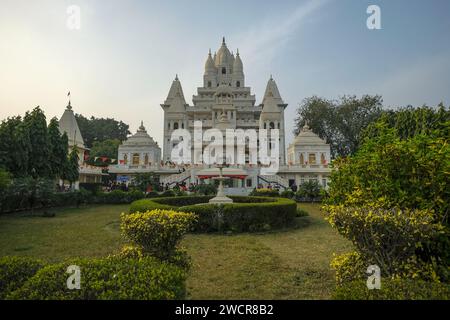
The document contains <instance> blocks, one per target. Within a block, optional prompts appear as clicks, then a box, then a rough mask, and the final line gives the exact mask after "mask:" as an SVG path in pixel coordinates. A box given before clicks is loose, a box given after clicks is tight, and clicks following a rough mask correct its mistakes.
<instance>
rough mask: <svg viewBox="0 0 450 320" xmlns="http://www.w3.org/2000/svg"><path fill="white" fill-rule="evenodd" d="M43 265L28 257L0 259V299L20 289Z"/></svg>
mask: <svg viewBox="0 0 450 320" xmlns="http://www.w3.org/2000/svg"><path fill="white" fill-rule="evenodd" d="M44 265H45V263H44V262H43V261H41V260H37V259H33V258H29V257H7V256H6V257H1V258H0V299H5V298H6V297H7V296H8V295H9V294H10V293H11V292H13V291H15V290H17V289H19V288H20V287H22V285H23V284H24V283H25V282H26V281H27V280H28V279H30V278H31V277H32V276H34V275H35V274H36V272H37V271H38V270H39V269H41V268H42V267H43V266H44Z"/></svg>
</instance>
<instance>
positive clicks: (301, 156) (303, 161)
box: [300, 153, 305, 165]
mask: <svg viewBox="0 0 450 320" xmlns="http://www.w3.org/2000/svg"><path fill="white" fill-rule="evenodd" d="M300 164H301V165H304V164H305V158H304V157H303V153H300Z"/></svg>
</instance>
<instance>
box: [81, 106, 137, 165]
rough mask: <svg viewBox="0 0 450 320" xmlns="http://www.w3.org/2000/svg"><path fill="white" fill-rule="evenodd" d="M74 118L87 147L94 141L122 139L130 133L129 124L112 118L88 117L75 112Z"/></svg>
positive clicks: (91, 145) (92, 144)
mask: <svg viewBox="0 0 450 320" xmlns="http://www.w3.org/2000/svg"><path fill="white" fill-rule="evenodd" d="M75 118H76V119H77V123H78V126H79V128H80V131H81V134H82V135H83V140H84V143H85V145H86V147H88V148H92V147H93V146H94V143H95V142H102V141H105V140H119V141H124V140H126V138H127V135H129V134H130V131H129V130H128V129H129V125H127V124H125V123H123V122H122V121H117V120H115V119H112V118H95V117H90V118H89V119H88V118H86V117H84V116H83V115H81V114H75ZM116 156H117V153H116V155H115V157H116Z"/></svg>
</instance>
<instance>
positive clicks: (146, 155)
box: [144, 153, 148, 165]
mask: <svg viewBox="0 0 450 320" xmlns="http://www.w3.org/2000/svg"><path fill="white" fill-rule="evenodd" d="M144 164H145V165H148V154H147V153H146V154H145V157H144Z"/></svg>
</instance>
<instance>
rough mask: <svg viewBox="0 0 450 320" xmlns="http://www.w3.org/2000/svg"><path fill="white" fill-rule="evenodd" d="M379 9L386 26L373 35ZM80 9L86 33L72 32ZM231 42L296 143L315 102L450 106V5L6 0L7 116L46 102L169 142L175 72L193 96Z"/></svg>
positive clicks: (3, 111) (1, 60)
mask: <svg viewBox="0 0 450 320" xmlns="http://www.w3.org/2000/svg"><path fill="white" fill-rule="evenodd" d="M370 4H376V5H379V6H380V8H381V26H382V29H381V30H369V29H367V27H366V19H367V17H368V14H367V13H366V9H367V7H368V6H369V5H370ZM69 5H78V6H79V7H80V9H81V29H80V30H70V29H69V28H67V26H66V22H67V17H68V14H67V13H66V9H67V7H68V6H69ZM222 36H225V37H226V41H227V44H228V47H229V48H230V50H234V51H236V48H239V52H240V55H241V58H242V60H243V64H244V73H245V76H246V85H248V86H251V87H252V92H253V93H254V94H256V98H257V103H260V102H261V100H262V94H263V93H264V89H265V85H266V83H267V80H268V79H269V76H270V74H273V77H274V79H275V80H276V82H277V84H278V88H279V90H280V93H281V95H282V97H283V99H284V100H285V102H286V103H288V104H289V106H288V108H287V109H286V113H287V114H286V116H285V118H286V125H287V128H288V131H289V132H288V133H289V138H288V141H290V139H291V138H292V135H291V131H292V127H293V119H294V117H295V109H296V107H297V105H298V103H299V102H300V101H301V100H302V99H304V98H305V97H308V96H311V95H314V94H315V95H320V96H323V97H327V98H337V97H339V96H342V95H344V94H357V95H360V94H363V93H369V94H381V95H382V96H383V98H384V101H385V105H389V106H404V105H408V104H412V105H416V106H417V105H422V104H424V103H427V104H429V105H436V104H437V103H439V102H441V101H443V102H444V103H445V104H446V105H449V104H450V1H448V0H441V1H440V0H429V1H425V0H423V1H419V0H416V1H412V0H389V1H387V0H385V1H379V0H378V1H377V0H372V1H365V0H306V1H298V0H297V1H274V0H272V1H262V0H260V1H256V0H254V1H250V0H246V1H232V0H228V1H211V0H208V1H207V0H195V1H192V0H191V1H187V0H186V1H118V0H116V1H114V0H113V1H111V0H108V1H101V0H85V1H78V0H71V1H62V0H35V1H30V0H0V119H4V118H6V117H8V116H12V115H17V114H24V113H25V111H26V110H30V109H32V108H33V107H35V106H37V105H40V106H41V107H42V108H43V109H44V110H45V112H46V115H47V117H48V119H49V118H51V117H53V116H57V117H60V116H61V115H62V113H63V111H64V108H65V106H66V105H67V96H66V94H67V92H68V91H69V90H70V91H71V93H72V99H71V100H72V105H73V107H74V110H75V112H77V113H81V114H83V115H85V116H91V115H94V116H96V117H114V118H116V119H120V120H122V121H124V122H126V123H128V124H130V129H131V131H132V132H133V133H134V132H135V130H136V129H137V127H138V125H139V122H140V121H141V119H142V120H143V121H144V124H145V126H146V127H147V131H149V133H150V134H151V135H152V136H153V137H154V138H155V139H156V140H157V141H158V142H159V143H160V145H161V139H162V120H163V113H162V110H161V107H160V103H162V102H163V101H164V99H165V97H166V95H167V93H168V90H169V87H170V85H171V83H172V80H173V79H174V77H175V74H176V73H178V75H179V78H180V80H181V83H182V86H183V90H184V93H185V96H186V100H187V101H188V102H189V103H192V95H193V94H194V92H195V90H196V88H197V87H198V86H201V85H202V76H203V67H204V63H205V60H206V57H207V53H208V49H209V48H211V49H212V51H213V52H214V51H215V50H217V49H218V48H219V46H220V44H221V40H222Z"/></svg>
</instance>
